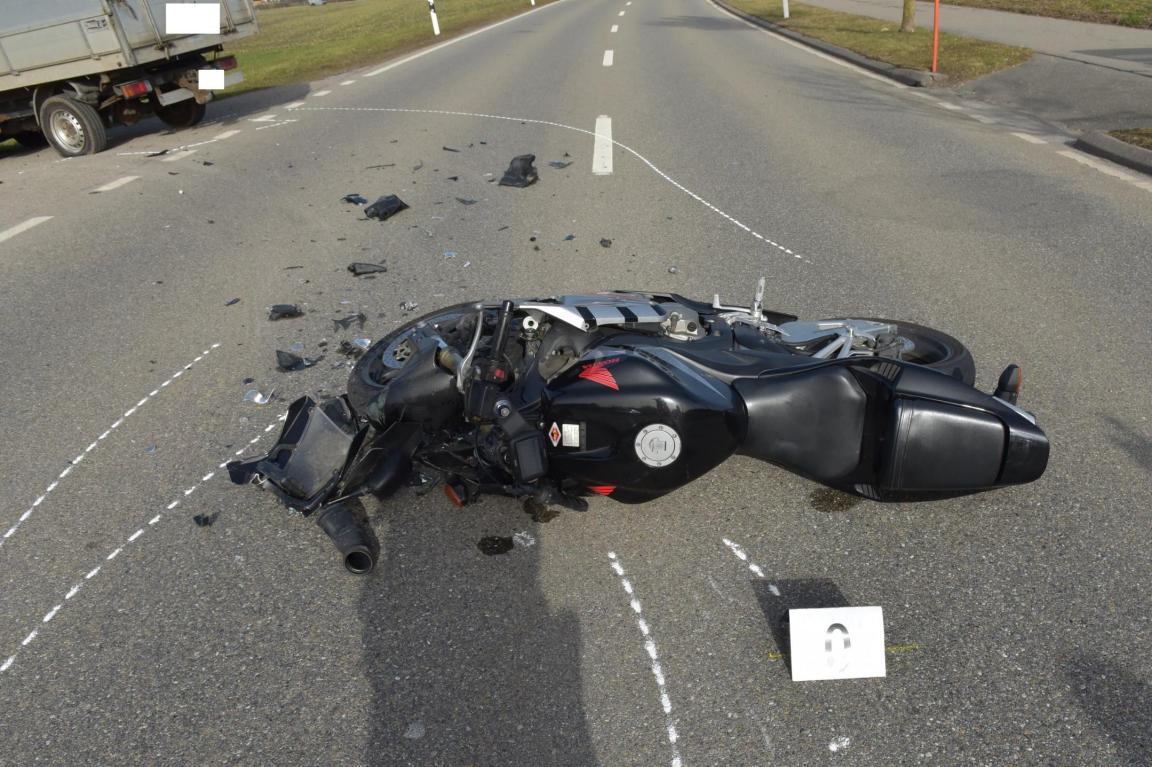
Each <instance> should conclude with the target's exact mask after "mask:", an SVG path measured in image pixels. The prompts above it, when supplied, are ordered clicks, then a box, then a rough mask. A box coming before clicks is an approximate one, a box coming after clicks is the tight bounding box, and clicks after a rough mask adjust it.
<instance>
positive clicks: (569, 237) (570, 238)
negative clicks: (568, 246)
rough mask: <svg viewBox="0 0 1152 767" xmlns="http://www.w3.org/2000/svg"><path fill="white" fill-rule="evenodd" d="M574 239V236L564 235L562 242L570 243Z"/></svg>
mask: <svg viewBox="0 0 1152 767" xmlns="http://www.w3.org/2000/svg"><path fill="white" fill-rule="evenodd" d="M574 239H576V235H574V234H566V235H564V242H572V240H574Z"/></svg>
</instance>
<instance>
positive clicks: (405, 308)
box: [400, 301, 420, 312]
mask: <svg viewBox="0 0 1152 767" xmlns="http://www.w3.org/2000/svg"><path fill="white" fill-rule="evenodd" d="M418 306H420V304H418V303H416V302H415V301H401V302H400V311H402V312H411V311H415V310H416V308H417V307H418Z"/></svg>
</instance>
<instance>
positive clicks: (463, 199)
mask: <svg viewBox="0 0 1152 767" xmlns="http://www.w3.org/2000/svg"><path fill="white" fill-rule="evenodd" d="M456 202H458V203H460V204H461V205H475V204H476V200H469V199H468V198H467V197H457V198H456Z"/></svg>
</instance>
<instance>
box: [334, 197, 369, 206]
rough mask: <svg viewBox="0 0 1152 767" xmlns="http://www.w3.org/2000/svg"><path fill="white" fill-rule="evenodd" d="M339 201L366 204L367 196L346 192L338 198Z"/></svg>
mask: <svg viewBox="0 0 1152 767" xmlns="http://www.w3.org/2000/svg"><path fill="white" fill-rule="evenodd" d="M340 201H341V202H350V203H352V204H353V205H367V204H368V198H367V197H365V196H364V195H362V194H346V195H344V196H343V197H341V198H340Z"/></svg>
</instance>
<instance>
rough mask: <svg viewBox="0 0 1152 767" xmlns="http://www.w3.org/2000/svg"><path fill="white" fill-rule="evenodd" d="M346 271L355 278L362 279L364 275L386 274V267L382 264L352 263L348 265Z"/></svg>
mask: <svg viewBox="0 0 1152 767" xmlns="http://www.w3.org/2000/svg"><path fill="white" fill-rule="evenodd" d="M348 271H350V272H352V274H354V275H356V276H357V277H362V276H364V275H365V274H376V273H377V272H386V271H388V267H387V266H385V265H384V264H370V263H368V262H366V261H353V262H352V263H350V264H348Z"/></svg>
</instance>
